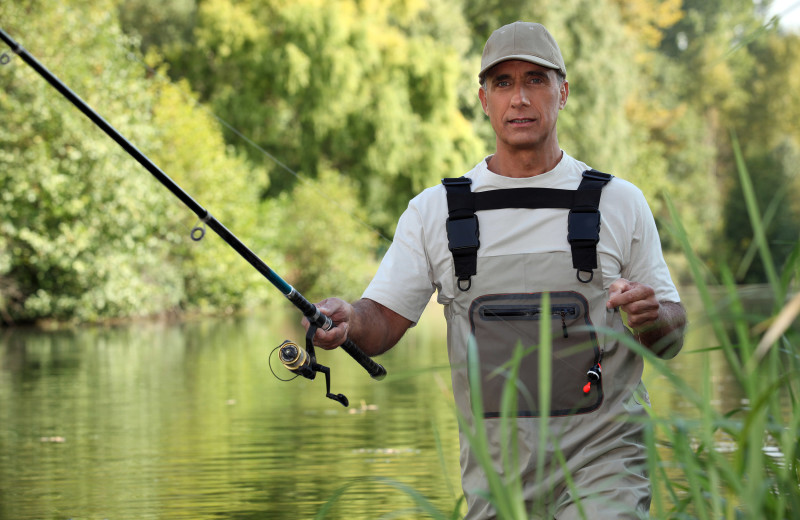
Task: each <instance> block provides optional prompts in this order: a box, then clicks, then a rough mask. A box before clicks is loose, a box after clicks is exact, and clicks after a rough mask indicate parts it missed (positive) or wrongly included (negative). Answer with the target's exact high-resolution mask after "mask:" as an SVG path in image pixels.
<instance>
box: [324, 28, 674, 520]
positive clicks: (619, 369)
mask: <svg viewBox="0 0 800 520" xmlns="http://www.w3.org/2000/svg"><path fill="white" fill-rule="evenodd" d="M479 80H480V84H481V87H480V89H479V91H478V96H479V98H480V101H481V104H482V106H483V110H484V112H485V113H486V115H487V116H488V117H489V121H490V122H491V125H492V128H493V129H494V132H495V134H496V152H495V153H494V154H493V155H491V156H489V157H487V158H486V159H485V160H484V161H482V162H481V163H480V164H478V165H477V166H476V167H475V168H474V169H473V170H472V171H470V172H468V173H467V174H466V175H465V176H464V177H463V178H461V179H457V180H446V181H445V182H444V185H440V186H436V187H433V188H429V189H427V190H425V191H424V192H422V193H421V194H420V195H418V196H417V197H415V198H414V199H413V200H412V201H411V202H410V204H409V207H408V209H407V210H406V211H405V213H404V214H403V215H402V217H401V218H400V221H399V223H398V226H397V232H396V234H395V237H394V242H393V244H392V246H391V247H390V248H389V250H388V252H387V254H386V256H385V258H384V259H383V261H382V263H381V266H380V268H379V270H378V273H377V274H376V276H375V278H374V280H373V281H372V282H371V284H370V285H369V287H368V288H367V290H366V292H365V293H364V295H363V297H362V299H360V300H358V301H356V302H355V303H353V304H348V303H346V302H344V301H342V300H340V299H336V298H331V299H326V300H323V301H322V302H320V303H319V304H318V307H319V309H320V310H321V311H322V312H324V313H325V314H327V315H329V316H330V317H331V318H332V319H333V321H334V323H335V324H336V326H335V327H334V328H333V329H331V330H329V331H322V330H319V331H317V333H316V335H315V340H314V341H315V344H317V345H319V346H321V347H323V348H334V347H336V346H337V345H340V344H341V343H343V342H344V340H345V339H346V338H350V339H352V340H353V341H354V342H355V343H356V344H357V345H359V346H360V347H361V348H362V349H363V350H364V351H365V352H366V353H368V354H370V355H377V354H380V353H382V352H385V351H386V350H388V349H390V348H392V346H394V345H395V344H396V343H397V342H398V340H399V339H400V338H401V336H402V335H403V333H404V332H405V331H406V330H407V329H408V328H409V327H411V326H412V325H413V324H414V323H416V321H417V320H418V319H419V317H420V315H421V314H422V311H423V309H424V308H425V305H426V304H427V302H428V301H429V298H430V296H431V294H432V293H433V291H434V290H436V291H438V302H439V303H441V304H442V305H444V309H445V316H446V317H447V324H448V352H449V357H450V364H451V373H452V379H453V392H454V395H455V399H456V403H457V405H458V408H459V412H460V413H461V414H462V415H463V416H464V417H465V421H464V423H463V425H462V427H461V436H460V440H461V468H462V485H463V488H464V492H465V494H466V496H467V503H468V507H469V511H468V513H467V518H469V519H478V518H480V519H484V518H494V517H495V515H496V513H495V511H494V509H493V507H492V506H491V504H490V503H489V502H488V501H487V500H486V494H485V490H486V489H487V485H488V484H487V478H486V474H485V472H484V470H483V469H482V468H481V466H480V464H479V463H478V459H477V458H476V456H475V454H474V453H473V452H472V451H471V450H470V446H469V443H468V442H467V437H466V435H465V431H464V429H465V428H469V427H470V425H472V424H473V416H472V406H473V405H474V404H475V403H472V402H471V399H470V393H471V389H470V387H469V384H468V379H467V360H468V344H469V343H470V342H471V341H473V340H474V342H475V343H476V345H477V349H476V351H477V355H478V358H479V362H480V367H481V381H482V402H481V403H480V405H481V409H482V411H483V414H484V422H485V425H486V429H487V435H488V436H489V445H490V447H491V448H490V449H491V450H492V453H491V455H492V457H493V460H494V467H495V470H496V471H498V472H500V473H502V472H503V471H505V469H504V467H503V464H502V460H503V457H504V452H505V455H507V454H508V453H509V448H508V446H505V445H504V443H503V441H502V439H501V438H500V433H501V430H500V426H499V422H500V420H499V416H500V413H501V406H502V402H503V401H502V393H503V386H504V383H505V379H504V377H505V376H506V375H507V374H508V372H509V367H508V361H509V360H510V359H511V358H512V356H513V355H514V349H515V348H517V345H522V346H523V347H525V348H527V351H526V355H525V356H524V357H523V359H522V361H521V366H520V372H519V376H518V380H517V381H515V385H516V387H517V389H518V392H517V396H516V397H517V400H516V410H515V412H516V413H514V414H513V415H515V416H516V427H517V431H516V433H517V443H518V446H517V452H518V457H517V459H516V460H514V461H513V462H514V466H513V467H514V468H515V471H518V472H519V473H520V475H521V477H522V482H523V488H524V491H523V492H524V496H525V500H526V505H527V507H528V509H529V510H530V511H531V513H533V514H535V515H540V516H541V517H542V518H554V517H555V518H558V519H559V520H561V519H567V518H569V519H571V518H579V517H581V516H582V515H583V514H587V515H589V516H590V517H592V518H615V519H616V518H626V517H631V518H638V517H639V515H642V514H646V512H647V510H648V509H649V504H650V486H649V481H648V479H647V476H646V474H645V469H644V466H645V454H644V446H643V445H642V438H641V435H642V431H641V429H642V427H641V423H640V421H637V418H641V417H642V416H643V415H644V409H643V406H642V403H644V402H646V400H647V394H646V391H645V390H644V388H643V386H642V385H641V374H642V360H641V358H640V357H639V356H637V355H636V354H634V352H633V351H632V350H630V349H629V348H628V347H626V346H625V345H623V344H622V343H621V342H620V341H619V337H620V336H621V335H624V334H630V333H629V332H627V331H626V329H625V327H624V325H623V322H622V318H621V313H620V310H622V311H624V312H625V313H626V314H627V324H628V326H629V327H630V328H631V329H632V330H633V332H634V334H635V336H636V339H637V340H638V341H639V342H640V343H641V344H642V345H644V346H645V347H647V348H650V349H652V350H653V351H654V352H655V353H656V354H658V355H661V356H673V355H675V354H676V353H677V351H678V350H679V349H680V347H681V344H682V331H683V327H684V324H685V321H686V316H685V312H684V310H683V307H682V306H681V304H680V303H679V301H680V300H679V297H678V293H677V291H676V289H675V287H674V285H673V283H672V280H671V279H670V275H669V272H668V270H667V267H666V264H665V262H664V259H663V256H662V253H661V245H660V241H659V237H658V232H657V230H656V227H655V223H654V220H653V216H652V214H651V212H650V210H649V208H648V206H647V202H646V201H645V199H644V197H643V195H642V193H641V191H639V190H638V189H637V188H636V187H634V186H633V185H632V184H630V183H628V182H626V181H623V180H621V179H619V178H613V179H611V177H610V176H608V175H605V174H602V173H600V172H596V171H594V170H591V169H590V168H589V167H587V166H586V165H585V164H583V163H581V162H579V161H577V160H575V159H573V158H572V157H570V156H568V155H567V154H566V153H564V152H563V151H562V150H561V148H560V147H559V144H558V134H557V124H556V123H557V120H558V114H559V111H560V110H562V109H564V107H565V106H566V104H567V99H568V97H569V83H568V82H567V81H566V67H565V66H564V61H563V58H562V56H561V51H560V50H559V48H558V45H557V44H556V42H555V40H554V39H553V37H552V36H551V35H550V33H549V32H548V31H547V30H546V29H545V28H544V27H543V26H542V25H539V24H533V23H526V22H515V23H513V24H510V25H506V26H504V27H501V28H500V29H498V30H497V31H495V32H494V33H493V34H492V35H491V37H490V38H489V40H488V41H487V43H486V47H485V49H484V52H483V58H482V61H481V71H480V74H479ZM584 172H587V173H585V174H584ZM584 183H585V184H586V185H585V186H584V185H583V184H584ZM499 190H502V191H499ZM492 193H494V195H495V196H493V195H492ZM496 195H500V196H499V197H497V196H496ZM492 197H493V198H492ZM598 197H599V200H598ZM531 201H533V202H531ZM598 226H599V232H598ZM598 238H599V242H598V241H597V239H598ZM542 321H546V322H548V321H549V322H550V327H551V330H552V353H551V355H550V359H549V360H546V361H545V362H544V366H540V364H539V352H538V349H539V348H542V347H541V346H540V341H539V338H538V335H539V331H540V329H541V327H540V324H541V322H542ZM587 325H588V327H587ZM596 328H600V329H605V330H608V328H611V329H614V330H616V331H617V333H618V334H604V333H601V332H598V331H597V330H596ZM540 371H542V372H540ZM544 371H549V373H550V374H551V375H550V377H552V379H553V384H552V386H551V387H550V388H549V390H548V389H547V388H545V389H544V390H543V391H542V392H541V394H540V390H541V389H540V385H539V381H540V379H539V376H540V373H541V374H544V373H545V372H544ZM542 421H546V428H544V429H543V428H542ZM543 431H544V432H545V435H546V438H545V439H544V443H543V445H544V446H545V449H544V452H545V453H542V450H541V449H540V441H542V439H541V438H540V434H541V433H542V432H543ZM559 452H560V453H559ZM561 457H563V458H564V459H565V460H566V464H565V465H562V464H560V463H559V462H558V460H559V459H560V458H561ZM542 460H544V463H541V462H537V461H542ZM567 477H569V478H567ZM569 480H571V481H572V482H573V483H574V484H573V485H569V484H568V481H569ZM576 493H577V496H575V494H576Z"/></svg>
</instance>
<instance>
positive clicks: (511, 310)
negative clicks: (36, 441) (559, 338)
mask: <svg viewBox="0 0 800 520" xmlns="http://www.w3.org/2000/svg"><path fill="white" fill-rule="evenodd" d="M541 311H542V308H541V307H540V306H538V305H499V306H492V307H488V306H487V307H481V308H480V316H481V318H482V319H484V320H503V319H517V320H519V319H531V318H538V317H539V316H540V315H541V313H542V312H541ZM550 315H551V316H552V317H554V318H556V317H560V318H561V330H562V331H563V332H564V337H565V338H568V337H569V334H568V333H567V316H569V317H570V319H572V318H574V317H575V316H577V315H578V309H577V306H575V305H552V306H551V307H550Z"/></svg>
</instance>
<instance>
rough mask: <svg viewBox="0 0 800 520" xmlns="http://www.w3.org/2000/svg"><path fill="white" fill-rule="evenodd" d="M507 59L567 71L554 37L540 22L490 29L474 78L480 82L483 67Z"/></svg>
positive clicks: (564, 72) (487, 67) (483, 72)
mask: <svg viewBox="0 0 800 520" xmlns="http://www.w3.org/2000/svg"><path fill="white" fill-rule="evenodd" d="M508 60H522V61H529V62H531V63H536V64H537V65H541V66H542V67H548V68H550V69H555V70H557V71H559V72H560V73H561V74H563V75H564V76H566V75H567V68H566V67H565V66H564V58H562V57H561V50H560V49H559V48H558V44H557V43H556V40H555V39H554V38H553V36H552V35H551V34H550V33H549V32H548V31H547V29H545V27H544V25H542V24H540V23H531V22H514V23H510V24H508V25H504V26H503V27H501V28H499V29H497V30H496V31H495V32H493V33H492V35H491V36H490V37H489V39H488V40H487V41H486V46H485V47H484V48H483V56H482V57H481V72H480V74H478V80H479V81H480V82H481V83H483V78H484V75H485V74H486V71H487V70H489V69H490V68H492V67H494V66H495V65H497V64H498V63H500V62H503V61H508Z"/></svg>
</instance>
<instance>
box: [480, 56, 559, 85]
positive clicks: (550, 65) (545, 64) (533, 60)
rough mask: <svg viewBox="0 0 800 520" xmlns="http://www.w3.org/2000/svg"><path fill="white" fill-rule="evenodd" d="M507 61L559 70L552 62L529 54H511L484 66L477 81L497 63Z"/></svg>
mask: <svg viewBox="0 0 800 520" xmlns="http://www.w3.org/2000/svg"><path fill="white" fill-rule="evenodd" d="M509 60H520V61H527V62H528V63H535V64H536V65H541V66H542V67H547V68H548V69H554V70H558V71H560V70H561V67H559V66H558V65H556V64H555V63H553V62H552V61H547V60H545V59H544V58H540V57H538V56H531V55H530V54H512V55H511V56H504V57H502V58H498V59H496V60H494V61H493V62H491V63H490V64H488V65H487V66H485V67H484V68H483V69H482V70H481V72H480V74H478V79H480V80H483V77H484V76H485V75H486V71H488V70H489V69H491V68H492V67H494V66H495V65H497V64H498V63H502V62H504V61H509Z"/></svg>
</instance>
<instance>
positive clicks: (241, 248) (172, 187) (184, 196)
mask: <svg viewBox="0 0 800 520" xmlns="http://www.w3.org/2000/svg"><path fill="white" fill-rule="evenodd" d="M0 39H2V40H3V41H4V42H5V43H6V44H7V45H8V46H9V47H11V50H12V51H13V52H14V53H15V54H16V55H17V56H19V57H20V58H22V61H24V62H25V63H26V64H28V65H29V66H30V67H31V68H32V69H33V70H35V71H36V72H37V73H38V74H39V75H40V76H42V78H44V79H45V80H46V81H47V82H48V83H50V85H51V86H52V87H53V88H55V89H56V90H57V91H58V92H59V93H60V94H61V95H62V96H64V97H65V98H67V99H68V100H69V101H70V102H71V103H72V104H73V105H74V106H75V107H76V108H78V109H79V110H80V111H81V112H83V114H84V115H85V116H86V117H88V118H89V119H90V120H91V121H92V122H93V123H94V124H95V125H97V126H99V127H100V129H101V130H103V131H104V132H105V133H106V135H108V136H109V137H110V138H111V139H113V140H114V141H115V142H116V143H117V144H118V145H120V146H121V147H122V149H124V150H125V151H126V152H128V154H129V155H130V156H131V157H133V158H134V159H136V161H137V162H138V163H139V164H141V165H142V166H143V167H144V168H145V169H146V170H147V171H148V172H150V173H151V174H152V175H153V177H155V178H156V179H157V180H158V181H159V182H160V183H161V184H162V185H164V187H166V188H167V189H168V190H169V191H170V192H172V194H173V195H175V196H176V197H177V198H178V199H179V200H180V201H181V202H183V203H184V205H186V206H187V207H188V208H189V209H190V210H192V211H193V212H194V213H195V214H196V215H197V218H199V219H200V221H201V222H203V224H204V226H203V227H202V228H201V227H199V226H196V227H195V228H194V229H192V232H191V238H192V239H193V240H195V241H198V240H201V239H202V238H203V236H204V235H205V225H207V226H208V227H210V228H211V229H212V230H214V231H215V232H216V233H217V235H219V237H220V238H222V240H224V241H225V242H226V243H227V244H228V245H229V246H231V247H232V248H233V249H234V250H235V251H236V252H237V253H239V255H241V256H242V258H244V259H245V260H247V261H248V262H249V263H250V265H252V266H253V267H254V268H255V269H256V270H257V271H258V272H259V273H261V274H262V275H263V276H264V277H265V278H266V279H267V280H268V281H269V282H270V283H272V285H274V286H275V288H277V289H278V290H279V291H280V292H281V293H283V295H284V296H285V297H286V298H287V299H288V300H289V301H290V302H292V304H294V306H295V307H297V308H298V309H299V310H300V312H302V313H303V316H305V317H306V319H307V320H308V321H309V323H310V324H311V327H310V329H309V330H314V331H316V329H317V328H322V329H323V330H330V329H331V328H332V327H333V321H332V320H331V318H330V317H328V316H326V315H325V314H323V313H321V312H320V311H319V309H317V307H316V306H314V304H312V303H311V302H309V301H308V300H307V299H306V298H305V297H304V296H303V295H302V294H300V293H299V292H298V291H297V290H296V289H295V288H294V287H292V286H291V285H289V283H287V282H286V281H285V280H284V279H283V278H281V277H280V276H278V274H277V273H276V272H275V271H273V270H272V269H270V267H269V266H268V265H267V264H266V263H265V262H264V261H263V260H261V258H259V257H258V255H256V254H255V253H254V252H253V251H251V250H250V249H249V248H248V247H247V246H245V245H244V244H243V243H242V241H241V240H239V239H238V238H237V237H236V235H234V234H233V233H231V232H230V231H229V230H228V229H227V228H226V227H225V226H223V225H222V223H220V222H219V221H218V220H217V219H216V218H214V217H213V216H212V215H211V213H209V212H208V210H206V209H205V208H204V207H203V206H201V205H200V204H199V203H197V201H195V200H194V199H193V198H192V197H191V196H189V194H188V193H186V192H185V191H184V190H183V189H182V188H181V187H180V186H178V184H177V183H175V181H173V180H172V179H171V178H170V177H169V176H168V175H167V174H166V173H164V172H163V171H162V170H161V169H160V168H159V167H158V166H156V165H155V163H153V161H151V160H150V159H149V158H148V157H147V156H146V155H145V154H143V153H142V152H141V151H139V149H137V148H136V147H135V146H134V145H133V144H131V142H130V141H128V140H127V139H126V138H125V137H124V136H123V135H122V134H120V133H119V132H118V131H117V130H116V129H115V128H114V127H113V126H111V125H110V124H109V123H108V122H107V121H106V120H105V119H103V118H102V117H101V116H100V114H98V113H97V112H95V111H94V110H93V109H92V108H91V107H90V106H89V105H88V104H87V103H86V102H85V101H83V99H81V98H80V97H79V96H78V95H77V94H75V93H74V92H73V91H72V90H71V89H70V88H69V87H67V86H66V85H65V84H64V83H63V82H62V81H61V80H60V79H58V78H57V77H56V76H55V75H54V74H53V73H52V72H50V71H49V70H48V69H47V68H46V67H45V66H44V65H42V64H41V63H40V62H39V61H38V60H37V59H36V58H34V57H33V56H32V55H31V54H30V53H29V52H28V51H27V50H25V49H24V48H23V47H22V46H21V45H20V44H19V43H17V42H16V41H15V40H14V39H13V38H11V36H9V35H8V33H6V32H5V31H4V30H3V29H0ZM8 62H9V59H8V56H6V55H5V54H4V55H3V56H2V57H0V65H5V64H7V63H8ZM311 336H313V333H312V334H311ZM286 344H287V342H284V345H281V347H279V348H280V349H281V353H280V358H281V362H282V363H283V364H284V366H286V368H287V369H289V370H291V371H292V372H294V373H296V374H298V375H302V376H303V377H306V378H307V379H314V376H315V375H316V373H317V372H322V373H324V374H325V377H326V380H327V383H328V395H327V397H329V398H331V399H334V400H335V401H338V402H340V403H342V404H343V405H344V406H347V404H348V403H347V398H346V397H344V396H343V395H341V394H338V395H334V394H331V393H330V379H329V370H328V368H327V367H324V366H322V365H320V364H318V363H317V362H316V356H315V355H314V351H313V343H311V342H310V337H309V335H307V342H306V346H307V350H305V351H304V350H303V349H302V348H301V347H299V346H297V345H296V344H294V343H291V345H293V347H292V346H291V345H290V346H288V347H287V346H286ZM293 348H294V349H295V350H292V349H293ZM341 348H342V349H343V350H344V351H345V352H347V353H348V354H349V355H350V357H352V358H353V359H354V360H355V361H356V362H358V364H359V365H361V366H362V367H364V369H365V370H366V371H367V372H368V373H369V375H370V376H372V378H373V379H376V380H381V379H383V378H384V377H385V376H386V369H385V368H384V367H383V366H381V365H380V364H378V363H376V362H375V361H373V360H372V359H371V358H370V357H369V356H367V355H366V354H365V353H364V352H363V351H362V350H361V349H360V348H358V346H357V345H356V344H355V343H353V341H352V340H350V339H348V340H347V341H345V342H344V343H343V344H342V345H341Z"/></svg>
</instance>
